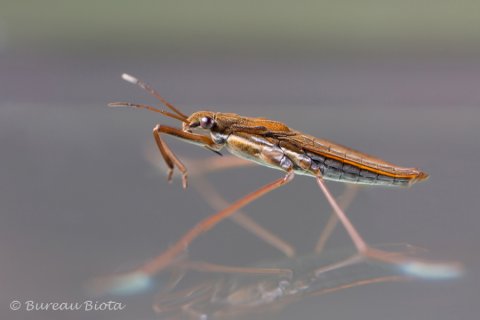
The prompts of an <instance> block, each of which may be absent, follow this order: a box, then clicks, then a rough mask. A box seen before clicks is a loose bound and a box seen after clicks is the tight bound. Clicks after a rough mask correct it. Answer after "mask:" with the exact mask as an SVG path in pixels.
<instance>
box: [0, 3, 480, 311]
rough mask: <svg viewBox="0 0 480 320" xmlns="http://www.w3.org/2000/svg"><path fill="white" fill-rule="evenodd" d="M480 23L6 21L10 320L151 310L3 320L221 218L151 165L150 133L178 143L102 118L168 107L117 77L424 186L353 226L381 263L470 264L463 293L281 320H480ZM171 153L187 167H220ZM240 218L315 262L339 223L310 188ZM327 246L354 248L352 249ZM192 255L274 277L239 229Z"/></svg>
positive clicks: (114, 15) (326, 14)
mask: <svg viewBox="0 0 480 320" xmlns="http://www.w3.org/2000/svg"><path fill="white" fill-rule="evenodd" d="M479 12H480V3H479V2H478V1H468V0H459V1H443V0H440V1H427V0H416V1H401V2H400V1H380V0H366V1H336V2H334V1H330V2H328V1H295V2H293V1H272V0H270V1H268V0H266V1H135V2H133V1H129V2H127V1H113V0H106V1H89V0H86V1H76V2H73V1H52V0H45V1H38V2H24V1H8V0H4V1H2V2H1V3H0V150H1V157H0V159H1V160H0V161H1V166H0V214H1V216H0V217H1V218H0V219H1V223H0V283H1V288H2V289H1V291H0V301H1V309H0V314H1V318H3V319H155V318H156V317H155V315H154V313H153V311H152V308H151V304H152V301H153V292H150V293H145V294H143V295H137V296H133V297H119V298H115V299H114V300H116V301H120V302H122V303H124V304H126V309H125V310H123V311H121V312H118V311H110V312H93V311H92V312H67V311H65V312H45V311H43V312H42V311H36V312H27V311H17V312H14V311H11V310H9V304H10V302H11V301H12V300H19V301H22V302H23V301H27V300H35V301H38V302H76V301H80V302H81V301H84V300H85V299H88V298H89V297H88V296H87V295H86V294H85V291H84V290H83V285H84V284H85V283H86V282H87V281H88V280H89V279H91V278H93V277H96V276H98V275H103V274H109V273H111V272H113V271H118V270H128V269H129V268H131V267H134V266H136V265H139V264H141V263H142V262H144V261H146V260H148V259H150V258H151V257H153V256H155V255H156V254H158V253H160V252H161V251H162V250H164V249H165V248H167V247H168V246H169V245H170V244H172V243H173V242H174V241H175V240H176V239H178V237H179V236H180V235H181V234H183V232H185V231H186V230H187V229H189V228H190V227H191V226H193V225H194V224H195V223H196V222H198V221H199V220H200V219H202V218H203V217H206V216H207V215H208V214H210V213H212V209H211V208H210V207H209V206H208V205H207V203H206V202H205V201H203V200H202V198H201V197H200V195H198V194H197V193H196V192H195V190H193V189H192V188H190V189H188V190H186V191H183V190H182V189H181V186H180V183H179V182H178V181H175V182H174V183H173V184H171V185H169V184H167V182H166V181H165V176H164V175H163V174H162V173H161V172H158V169H157V168H155V167H154V166H152V164H151V163H150V162H148V160H147V157H146V154H148V153H149V152H151V151H152V150H153V151H155V146H154V144H153V139H152V137H151V129H152V128H153V127H154V125H155V124H156V123H163V124H170V125H179V124H178V123H175V121H173V120H172V119H166V118H162V117H161V116H160V115H158V114H153V113H149V112H146V111H143V112H142V111H136V110H118V109H116V110H112V109H109V108H107V107H106V104H107V103H108V102H111V101H123V100H127V101H132V102H143V103H155V101H154V100H153V99H151V98H150V97H149V96H147V94H146V93H144V92H142V91H141V90H139V89H138V88H136V87H135V86H133V85H130V84H128V83H126V82H124V81H122V80H121V78H120V75H121V74H122V73H123V72H129V73H132V74H133V75H136V76H138V77H141V78H142V79H145V80H146V81H148V82H150V83H151V84H153V85H154V87H156V88H158V90H159V91H160V92H161V93H162V94H163V95H164V96H165V98H166V99H167V100H169V101H171V102H172V103H173V104H174V105H176V106H178V107H179V108H180V109H181V110H182V111H183V112H185V113H187V114H189V113H191V112H194V111H197V110H202V109H210V110H216V111H225V112H235V113H238V114H242V115H247V116H265V117H268V118H271V119H275V120H280V121H283V122H286V123H287V124H288V125H290V126H291V127H293V128H295V129H298V130H302V131H304V132H307V133H310V134H312V135H315V136H318V137H322V138H327V139H331V140H333V141H336V142H338V143H341V144H345V145H348V146H351V147H354V148H356V149H359V150H362V151H364V152H366V153H371V154H374V155H377V156H379V157H381V158H384V159H385V160H387V161H391V162H394V163H397V164H399V165H404V166H412V167H419V168H422V169H423V170H425V171H426V172H428V173H429V174H430V175H431V178H430V180H428V181H427V182H425V183H422V184H419V185H415V186H414V187H412V188H410V189H402V190H398V189H381V188H363V189H362V190H361V191H360V194H359V196H358V198H357V199H356V200H355V202H354V204H353V205H352V207H351V208H350V211H349V212H350V213H351V214H350V216H351V217H352V220H353V221H354V223H355V224H356V225H357V227H358V228H359V230H360V232H361V233H362V234H363V235H364V236H365V237H366V239H367V240H368V241H369V242H370V243H376V244H378V243H386V242H389V243H398V242H401V243H403V242H408V243H411V244H414V245H418V246H422V247H425V248H428V249H429V250H430V252H431V253H432V254H434V255H435V256H436V257H438V258H441V259H445V260H452V261H461V262H463V263H464V264H465V267H466V270H467V272H466V274H465V276H464V277H463V278H462V279H459V280H456V281H447V282H437V283H435V282H418V283H416V282H414V283H406V284H403V283H402V284H398V283H393V284H381V285H376V286H371V287H361V288H356V289H352V290H350V291H348V290H347V291H343V292H340V293H334V294H331V295H327V296H322V297H316V298H307V299H304V300H302V301H301V302H299V303H296V304H293V305H291V306H289V307H287V308H286V309H285V311H284V312H282V313H281V314H280V315H277V316H276V317H274V318H275V319H318V317H319V315H320V314H321V315H322V319H323V318H325V319H356V320H359V319H436V320H450V319H472V318H475V315H478V313H479V311H480V310H479V307H478V301H479V298H480V281H479V280H480V279H479V278H480V276H479V273H480V258H479V249H478V247H479V244H480V237H479V235H478V226H479V225H480V215H479V205H478V196H479V186H478V181H479V178H480V177H479V173H478V172H479V170H478V158H479V157H480V147H479V140H480V129H479V125H478V121H479V119H480V109H479V104H480V90H479V88H480V86H479V85H480V15H479ZM168 142H169V143H170V145H171V147H172V149H173V150H174V151H175V152H177V153H178V154H179V155H182V156H185V157H189V158H196V157H198V158H205V157H208V156H210V153H208V152H205V151H204V150H202V149H199V148H196V147H194V146H191V145H188V144H185V143H182V142H179V141H177V140H173V139H168ZM278 176H279V172H275V171H273V170H268V169H266V168H261V167H258V168H257V167H252V168H245V169H238V170H231V171H225V172H219V173H216V174H212V176H211V181H212V182H213V183H214V184H215V185H216V186H217V187H218V188H219V189H220V190H221V191H222V195H224V196H225V197H226V198H227V199H228V200H229V201H233V200H235V199H237V198H239V197H241V196H242V195H244V194H246V193H248V192H250V191H252V190H253V189H254V188H258V187H259V186H261V185H263V184H265V183H267V182H269V181H272V180H273V179H275V178H277V177H278ZM192 179H193V178H192ZM330 185H331V188H332V190H333V192H334V193H336V194H338V193H339V192H341V190H342V186H341V185H338V184H336V183H331V184H330ZM292 199H294V200H295V201H292ZM246 211H247V212H248V213H249V214H250V216H252V217H255V218H256V219H257V221H259V222H260V223H261V224H262V225H264V226H267V227H268V228H269V229H271V230H273V231H274V232H275V233H277V234H279V235H282V237H284V239H285V240H286V241H289V242H290V243H292V244H293V245H295V247H296V248H297V249H298V251H299V252H303V253H308V252H311V250H312V248H313V246H314V243H315V241H316V238H317V236H318V233H319V230H320V229H321V227H322V226H323V224H324V223H325V221H326V217H327V215H328V214H327V212H328V206H327V204H326V201H325V200H324V198H323V196H322V195H321V194H320V191H319V190H318V188H317V186H316V184H315V182H314V181H313V180H312V179H306V178H304V177H298V178H297V179H295V180H294V182H293V183H292V184H290V185H288V186H286V187H284V188H283V189H280V190H278V191H276V192H274V193H272V194H270V195H268V196H266V197H264V198H262V199H260V200H258V201H256V202H255V203H253V204H251V205H250V206H248V207H247V208H246ZM333 241H335V242H333ZM332 243H344V244H348V239H347V238H346V236H345V234H344V233H343V231H339V232H338V233H337V234H336V236H335V239H334V240H332ZM190 255H191V256H193V257H195V258H201V259H202V260H207V261H212V262H217V263H224V264H230V265H240V266H241V265H248V264H252V263H255V262H256V261H259V260H262V259H270V258H271V259H275V258H279V257H280V254H279V253H278V252H277V251H275V250H274V249H272V248H270V247H269V246H268V245H266V244H264V243H262V242H260V241H259V240H258V239H256V238H254V237H251V236H250V235H249V234H248V233H247V232H245V231H244V230H242V229H240V228H239V227H238V226H236V225H234V224H233V223H231V222H230V221H226V222H224V223H222V224H220V225H219V226H218V227H217V228H216V229H214V230H213V231H212V232H210V233H209V234H208V235H206V236H203V237H202V238H201V239H199V240H198V241H197V242H196V243H195V244H194V245H192V247H191V248H190Z"/></svg>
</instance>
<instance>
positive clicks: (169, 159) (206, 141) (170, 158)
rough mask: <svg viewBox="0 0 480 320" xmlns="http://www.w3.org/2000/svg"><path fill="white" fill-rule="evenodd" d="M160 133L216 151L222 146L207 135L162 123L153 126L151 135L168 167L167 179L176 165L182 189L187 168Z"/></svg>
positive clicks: (185, 182)
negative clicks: (180, 174) (180, 175)
mask: <svg viewBox="0 0 480 320" xmlns="http://www.w3.org/2000/svg"><path fill="white" fill-rule="evenodd" d="M161 133H165V134H169V135H172V136H175V137H177V138H180V139H182V140H185V141H187V142H190V143H193V144H196V145H199V146H203V147H206V148H208V149H211V150H214V151H218V150H220V149H221V148H222V146H221V145H218V144H215V142H213V141H212V139H211V138H210V137H207V136H203V135H200V134H195V133H189V132H185V131H183V130H180V129H177V128H173V127H168V126H162V125H156V126H155V128H153V137H154V138H155V142H156V143H157V146H158V149H159V150H160V153H161V154H162V157H163V159H164V160H165V163H166V164H167V167H168V181H169V182H171V181H172V175H173V169H174V167H175V166H176V167H177V168H178V170H180V172H181V173H182V185H183V188H184V189H185V188H187V168H186V167H185V165H184V164H183V163H182V162H181V161H180V159H178V158H177V156H176V155H175V154H174V153H173V152H172V150H170V148H169V147H168V145H167V144H166V143H165V142H164V141H163V139H162V137H161V136H160V134H161Z"/></svg>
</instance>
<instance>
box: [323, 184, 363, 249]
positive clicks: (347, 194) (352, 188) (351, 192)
mask: <svg viewBox="0 0 480 320" xmlns="http://www.w3.org/2000/svg"><path fill="white" fill-rule="evenodd" d="M357 192H358V186H357V185H352V184H347V185H346V187H345V190H344V191H343V193H342V195H340V197H339V201H338V202H339V206H340V208H342V210H343V211H345V210H347V208H348V207H349V206H350V204H351V203H352V201H353V199H355V196H356V195H357ZM337 224H338V217H337V215H336V214H335V212H332V213H331V214H330V218H329V219H328V221H327V224H326V225H325V227H324V228H323V230H322V232H321V233H320V237H319V238H318V241H317V244H316V246H315V253H316V254H320V253H321V252H322V251H323V249H324V248H325V245H326V243H327V241H328V239H329V238H330V236H331V235H332V233H333V231H334V230H335V228H336V226H337Z"/></svg>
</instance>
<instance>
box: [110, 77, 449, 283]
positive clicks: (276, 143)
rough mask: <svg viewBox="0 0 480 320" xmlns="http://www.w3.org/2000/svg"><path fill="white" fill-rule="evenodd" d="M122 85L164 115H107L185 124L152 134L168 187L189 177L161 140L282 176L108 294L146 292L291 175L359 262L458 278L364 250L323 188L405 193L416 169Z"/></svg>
mask: <svg viewBox="0 0 480 320" xmlns="http://www.w3.org/2000/svg"><path fill="white" fill-rule="evenodd" d="M122 77H123V79H124V80H126V81H128V82H130V83H132V84H135V85H137V86H139V87H140V88H142V89H144V90H145V91H147V92H148V93H150V94H151V95H152V96H154V97H155V98H157V99H158V100H159V101H160V102H161V103H163V105H164V106H165V107H167V108H168V109H169V111H166V110H161V109H158V108H155V107H153V106H150V105H145V104H137V103H129V102H114V103H110V104H109V106H110V107H133V108H140V109H147V110H150V111H154V112H158V113H161V114H163V115H164V116H167V117H170V118H173V119H176V120H178V121H180V122H181V123H182V128H181V129H179V128H175V127H170V126H165V125H157V126H155V128H154V129H153V136H154V139H155V142H156V144H157V146H158V149H159V151H160V153H161V155H162V157H163V159H164V161H165V164H166V165H167V167H168V180H169V181H171V179H172V174H173V171H174V169H175V168H176V169H178V170H179V171H180V173H181V174H182V185H183V187H184V188H186V187H187V181H188V175H187V168H186V166H185V165H184V164H183V163H182V161H181V160H180V159H179V158H178V157H177V156H176V155H175V154H174V153H173V152H172V151H171V149H170V148H169V147H168V145H167V144H166V143H165V141H164V139H163V137H164V136H165V135H170V136H174V137H176V138H179V139H181V140H184V141H186V142H189V143H192V144H195V145H198V146H201V147H203V148H206V149H208V150H211V151H213V152H215V153H218V154H220V151H221V150H222V149H226V150H228V151H229V152H230V153H231V154H233V155H235V156H237V157H240V158H243V159H247V160H249V161H252V162H255V163H257V164H260V165H263V166H266V167H270V168H274V169H277V170H280V171H282V172H283V173H284V176H283V177H281V178H279V179H277V180H275V181H273V182H271V183H269V184H266V185H264V186H263V187H261V188H259V189H258V190H256V191H254V192H252V193H250V194H248V195H246V196H245V197H243V198H241V199H239V200H237V201H235V202H234V203H232V204H231V205H229V206H228V207H226V208H224V209H222V210H220V211H219V212H217V213H215V214H212V215H211V216H209V217H207V218H206V219H204V220H202V221H200V222H199V223H198V224H197V225H196V226H194V227H193V228H192V229H190V230H189V231H188V232H186V233H185V234H184V235H183V236H182V237H181V238H180V240H179V241H177V242H176V243H175V244H173V245H172V246H171V247H169V248H168V249H167V250H165V251H164V252H163V253H162V254H161V255H160V256H158V257H157V258H155V259H153V260H151V261H149V262H147V263H146V264H145V265H143V266H142V267H140V268H139V269H138V270H136V271H134V272H132V273H129V274H128V275H126V276H125V275H122V276H119V277H115V278H112V279H111V281H110V282H111V283H110V286H112V287H115V288H117V289H119V290H117V291H121V289H125V287H126V286H128V288H129V290H130V289H131V288H132V287H139V288H140V287H142V286H145V284H146V282H147V279H148V278H149V277H150V276H151V275H153V274H156V273H158V272H160V271H162V270H164V269H166V268H167V267H169V266H170V265H172V264H174V263H175V262H176V261H177V260H178V258H179V257H180V256H181V255H182V253H183V252H184V251H185V250H186V249H187V248H188V246H189V245H190V244H191V243H192V241H194V240H195V239H196V238H198V237H199V236H200V235H201V234H203V233H205V232H207V231H208V230H210V229H211V228H213V227H214V226H215V225H217V224H218V223H219V222H220V221H222V220H224V219H225V218H227V217H230V216H232V215H233V214H234V213H235V212H236V211H238V210H239V209H241V208H242V207H244V206H245V205H247V204H249V203H251V202H252V201H254V200H255V199H258V198H259V197H261V196H263V195H265V194H267V193H269V192H271V191H273V190H275V189H277V188H279V187H281V186H283V185H285V184H287V183H289V182H291V181H292V179H293V178H294V177H295V175H296V174H298V175H304V176H308V177H312V178H314V179H315V180H316V182H317V184H318V186H319V187H320V189H321V191H322V192H323V194H324V195H325V197H326V199H327V201H328V203H329V204H330V206H331V207H332V209H333V211H334V213H335V215H336V217H337V218H338V220H339V221H340V223H341V224H342V225H343V227H344V228H345V229H346V231H347V233H348V235H349V236H350V238H351V240H352V242H353V244H354V245H355V248H356V250H357V252H358V254H359V255H360V256H361V257H364V258H367V259H370V260H372V261H378V262H382V263H388V264H392V265H395V266H397V267H399V268H401V269H403V270H405V272H407V273H409V274H416V275H421V276H427V277H428V276H429V275H431V276H432V277H437V276H441V277H444V276H448V275H450V274H452V275H456V274H457V271H458V269H457V266H455V267H452V266H451V265H450V264H437V263H431V262H429V261H424V260H418V259H415V258H411V257H409V256H408V255H401V254H393V255H392V254H391V252H388V251H386V250H381V249H378V248H373V247H371V246H369V245H368V244H367V242H366V241H365V240H364V239H363V237H362V236H361V235H360V233H359V232H358V231H357V229H356V228H355V226H354V225H353V224H352V223H351V221H350V219H349V218H348V217H347V215H346V214H345V212H344V210H342V208H341V207H340V206H339V204H338V203H337V201H336V199H335V198H334V197H333V195H332V193H331V192H330V191H329V189H328V188H327V186H326V184H325V180H334V181H339V182H345V183H349V184H365V185H378V186H392V187H397V186H400V187H406V186H411V185H412V184H414V183H416V182H420V181H424V180H426V179H427V178H428V175H427V174H426V173H425V172H423V171H420V170H418V169H416V168H405V167H400V166H397V165H394V164H391V163H388V162H386V161H383V160H381V159H378V158H375V157H372V156H370V155H367V154H364V153H361V152H358V151H355V150H353V149H350V148H347V147H345V146H342V145H339V144H336V143H333V142H330V141H327V140H324V139H319V138H316V137H313V136H311V135H307V134H304V133H302V132H300V131H297V130H294V129H291V128H289V127H288V126H287V125H285V124H283V123H281V122H278V121H273V120H269V119H266V118H252V117H244V116H240V115H237V114H233V113H221V112H213V111H197V112H194V113H192V114H191V115H190V116H187V115H185V114H184V113H182V112H181V111H179V110H178V109H177V108H176V107H175V106H173V105H172V104H170V103H169V102H168V101H166V100H165V99H164V98H163V97H162V96H161V95H160V94H159V93H158V92H157V91H156V90H155V89H153V88H152V87H151V86H150V85H148V84H147V83H145V82H143V81H141V80H139V79H137V78H135V77H133V76H131V75H128V74H123V75H122ZM132 284H133V285H132ZM115 290H116V289H114V290H113V291H115Z"/></svg>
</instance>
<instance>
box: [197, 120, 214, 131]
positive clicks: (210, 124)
mask: <svg viewBox="0 0 480 320" xmlns="http://www.w3.org/2000/svg"><path fill="white" fill-rule="evenodd" d="M213 123H214V122H213V119H212V118H210V117H203V118H202V119H200V126H201V127H202V128H203V129H211V128H212V127H213Z"/></svg>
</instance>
